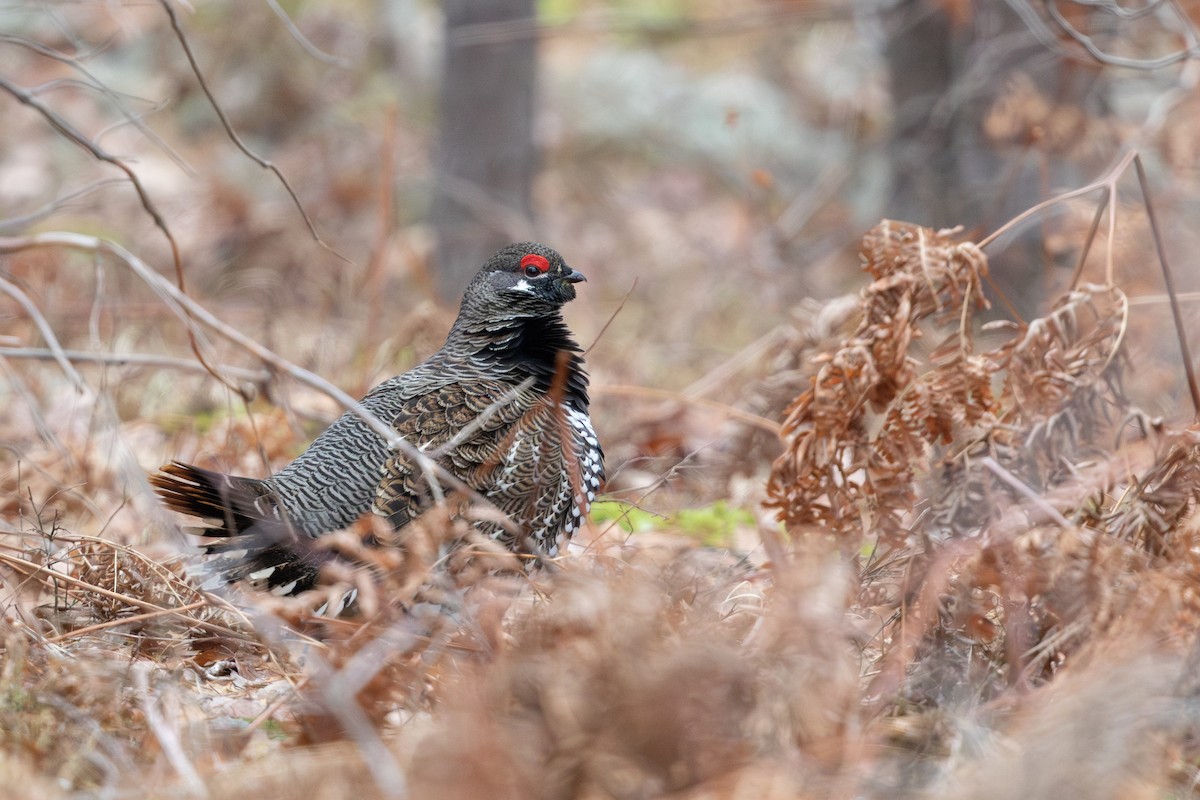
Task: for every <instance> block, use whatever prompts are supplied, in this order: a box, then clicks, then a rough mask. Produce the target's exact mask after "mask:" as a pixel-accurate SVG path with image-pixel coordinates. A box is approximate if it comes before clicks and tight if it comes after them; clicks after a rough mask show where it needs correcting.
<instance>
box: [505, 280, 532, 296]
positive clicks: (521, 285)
mask: <svg viewBox="0 0 1200 800" xmlns="http://www.w3.org/2000/svg"><path fill="white" fill-rule="evenodd" d="M508 291H510V292H525V294H533V287H532V286H530V285H529V281H527V280H525V279H524V278H521V280H519V281H517V284H516V285H515V286H513V287H512V288H511V289H509V290H508Z"/></svg>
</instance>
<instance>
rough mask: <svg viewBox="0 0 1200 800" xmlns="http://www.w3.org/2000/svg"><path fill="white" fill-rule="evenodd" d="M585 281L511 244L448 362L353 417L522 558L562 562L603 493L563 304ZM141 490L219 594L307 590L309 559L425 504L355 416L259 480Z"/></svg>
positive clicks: (470, 308)
mask: <svg viewBox="0 0 1200 800" xmlns="http://www.w3.org/2000/svg"><path fill="white" fill-rule="evenodd" d="M583 280H586V278H584V276H583V275H582V274H581V273H579V272H576V271H575V270H573V269H571V267H569V266H567V264H566V263H565V262H564V261H563V259H562V257H561V256H560V255H559V254H558V253H556V252H555V251H553V250H551V249H550V248H548V247H545V246H544V245H541V244H536V243H533V242H524V243H520V244H513V245H509V246H508V247H505V248H504V249H502V250H500V251H499V252H497V253H496V254H495V255H494V256H492V258H491V259H490V260H489V261H488V262H487V263H486V264H484V265H483V268H482V269H481V270H480V271H479V273H478V274H477V275H476V276H475V278H474V280H472V281H471V283H470V285H469V286H468V287H467V290H466V293H465V295H464V296H463V301H462V306H461V308H460V309H459V313H458V319H457V320H456V321H455V323H454V326H453V327H452V328H451V329H450V333H449V335H448V336H447V337H446V343H445V344H444V345H443V346H442V349H441V350H439V351H438V352H436V353H434V354H433V355H432V356H430V357H429V358H428V359H427V360H425V361H424V362H422V363H420V364H418V365H417V366H416V367H413V368H412V369H411V370H409V371H408V372H405V373H404V374H403V375H399V376H397V377H394V378H391V379H390V380H387V381H385V382H383V383H381V384H380V385H378V386H376V387H375V388H374V389H373V390H371V392H369V393H368V394H367V396H366V397H364V398H363V400H362V405H363V406H364V407H365V408H366V409H367V410H369V411H371V412H372V413H374V414H375V415H376V416H378V417H379V418H380V419H381V420H383V421H384V422H385V423H390V424H391V425H392V426H393V427H394V428H395V429H396V431H398V432H399V433H400V434H401V435H402V436H403V437H404V438H405V440H407V441H408V442H409V443H410V444H412V445H413V446H415V447H418V448H420V449H421V450H422V451H423V452H427V453H431V454H433V455H434V460H435V461H436V463H437V464H438V465H440V466H441V467H442V468H444V469H445V470H447V471H448V472H449V473H451V474H452V475H453V476H454V477H456V478H457V479H459V480H461V481H462V482H463V483H465V484H466V485H467V486H469V487H470V488H471V489H473V490H475V491H476V492H478V493H479V494H480V495H482V496H483V497H485V498H486V499H487V500H488V501H490V502H491V503H492V504H493V505H495V506H496V507H497V508H498V509H499V510H500V511H502V512H504V514H505V515H507V517H508V519H509V520H510V521H511V523H514V524H515V526H516V529H517V530H518V531H519V534H518V535H514V534H513V532H512V531H513V528H512V525H509V526H507V527H506V526H504V525H502V524H500V523H498V522H495V521H492V522H477V523H476V527H477V528H478V529H480V530H481V532H483V533H485V534H486V535H488V536H490V537H492V538H494V539H497V540H499V541H501V542H502V543H503V544H505V545H506V546H507V547H508V548H510V549H511V550H513V551H515V552H518V553H523V554H527V555H546V556H551V557H553V556H555V555H557V554H558V552H559V549H560V547H562V545H563V544H564V543H565V541H566V539H568V538H569V537H570V536H571V535H572V534H574V533H575V531H576V530H577V529H578V528H579V524H580V520H581V518H582V517H583V516H584V515H586V514H587V511H588V508H589V506H590V505H591V502H592V501H593V500H594V499H595V496H596V492H597V491H598V489H599V487H600V485H601V483H602V482H603V480H604V465H603V453H602V452H601V449H600V444H599V442H598V441H597V439H596V434H595V431H594V430H593V429H592V423H591V419H590V418H589V417H588V377H587V373H586V372H585V371H584V365H583V358H582V357H581V355H580V352H581V349H580V347H579V345H577V344H576V343H575V341H574V340H573V339H572V338H571V334H570V331H568V330H567V327H566V325H565V324H564V323H563V319H562V306H563V304H564V303H566V302H568V301H570V300H572V299H574V298H575V284H576V283H579V282H580V281H583ZM150 482H151V483H152V484H153V485H154V487H155V490H156V492H157V493H158V495H159V497H161V498H162V499H163V501H165V502H166V504H167V505H168V506H170V507H171V508H172V509H174V510H176V511H180V512H182V513H184V514H187V515H190V516H193V517H200V518H203V519H204V520H205V522H206V523H207V524H208V525H209V526H210V527H208V528H204V529H202V530H201V531H200V534H201V535H203V536H208V537H214V538H216V539H219V541H215V542H213V543H212V544H210V545H209V546H208V548H207V550H208V552H209V553H211V554H219V555H220V557H219V558H217V559H213V560H212V561H213V562H214V563H215V564H216V567H215V569H213V570H212V571H213V573H214V574H215V576H216V580H214V581H212V582H211V583H209V584H206V585H207V587H208V588H212V587H213V586H214V585H215V584H219V583H226V582H232V581H238V580H247V579H248V580H250V581H251V582H253V583H254V584H255V585H259V586H265V587H266V588H270V589H272V590H273V591H275V592H276V593H279V594H293V593H296V592H299V591H302V590H304V589H307V588H310V587H311V586H313V585H314V583H315V582H316V578H317V573H318V571H319V562H320V558H318V557H316V556H314V555H313V554H312V553H311V552H308V551H309V550H311V548H305V547H304V546H303V545H304V542H305V539H306V538H307V537H311V538H316V537H319V536H321V535H322V534H325V533H327V532H330V531H334V530H338V529H340V528H344V527H346V526H348V525H350V524H351V523H352V522H354V521H355V520H357V519H358V518H359V517H361V516H362V515H364V514H366V513H367V512H368V511H374V512H375V513H377V514H380V515H382V516H384V517H386V518H387V520H388V521H389V522H390V523H391V525H392V526H394V527H396V528H400V527H402V526H404V525H405V524H407V523H408V522H410V521H411V520H413V519H415V518H416V517H417V516H419V515H420V514H421V513H422V512H423V511H424V510H426V509H427V508H429V507H430V506H431V504H432V500H431V498H430V492H429V487H428V485H427V483H426V478H425V473H424V471H422V470H421V469H420V468H419V467H418V466H416V465H415V464H414V463H413V462H412V461H411V460H410V459H409V458H407V457H406V456H404V455H403V453H402V452H401V451H399V450H396V451H393V450H390V449H389V448H388V446H387V444H386V443H385V442H384V440H383V439H382V438H381V437H380V436H378V435H377V434H376V433H375V432H373V431H372V430H371V429H370V428H369V427H367V425H366V424H365V423H364V422H363V420H362V419H361V418H360V417H358V416H357V415H356V414H354V413H353V412H347V413H345V414H343V415H342V416H341V418H339V419H338V420H337V421H336V422H334V423H333V424H332V425H331V426H330V427H329V428H328V429H326V430H325V432H324V433H322V434H321V435H320V436H318V437H317V439H316V440H315V441H314V442H313V443H312V444H311V445H310V446H309V448H308V449H307V450H305V451H304V453H302V454H301V455H300V457H299V458H297V459H296V460H295V461H293V462H292V463H290V464H288V465H287V466H286V467H284V468H283V469H282V470H280V471H279V472H277V473H275V474H274V475H272V476H271V477H269V478H266V479H265V480H259V479H255V478H243V477H238V476H234V475H224V474H222V473H219V472H212V471H210V470H206V469H201V468H199V467H195V466H192V465H190V464H184V463H181V462H177V461H176V462H172V463H170V464H167V465H166V466H164V467H162V468H161V469H160V470H159V472H158V473H157V474H155V475H153V476H152V477H151V479H150Z"/></svg>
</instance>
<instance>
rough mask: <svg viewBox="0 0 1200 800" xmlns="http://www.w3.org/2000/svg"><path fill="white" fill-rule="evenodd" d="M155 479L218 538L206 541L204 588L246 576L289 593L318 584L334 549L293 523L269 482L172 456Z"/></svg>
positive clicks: (203, 531)
mask: <svg viewBox="0 0 1200 800" xmlns="http://www.w3.org/2000/svg"><path fill="white" fill-rule="evenodd" d="M150 483H151V485H152V486H153V487H154V491H155V493H157V494H158V496H159V497H160V498H161V499H162V500H163V502H164V503H166V504H167V506H168V507H169V508H171V509H173V510H175V511H178V512H180V513H181V514H186V515H188V516H190V517H197V518H199V519H202V520H204V521H205V523H206V524H207V527H204V528H200V529H198V530H196V533H197V534H198V535H200V536H204V537H209V538H214V539H216V540H217V541H213V542H210V543H208V544H207V545H206V546H205V552H207V553H208V554H209V555H211V556H212V558H211V559H209V560H208V561H206V563H205V564H204V565H203V567H202V568H201V570H200V571H199V572H200V573H201V575H202V577H203V588H205V589H216V588H219V587H220V586H222V585H224V584H227V583H234V582H237V581H246V582H249V583H250V584H251V585H254V586H258V587H262V588H265V589H268V590H273V591H275V592H276V593H278V594H285V595H286V594H298V593H299V592H302V591H304V590H306V589H311V588H312V587H313V586H315V585H316V583H317V578H318V575H319V573H320V565H321V564H322V563H323V562H324V561H326V560H328V558H329V554H328V553H326V552H324V551H318V550H316V549H315V548H313V547H312V543H311V540H310V539H309V537H307V536H304V535H302V534H297V532H296V531H295V530H294V529H293V527H292V526H291V525H289V524H288V522H287V520H286V519H285V518H284V515H282V514H281V513H280V508H279V501H278V499H277V498H276V497H275V495H274V493H273V492H272V490H271V486H270V484H268V483H267V482H265V481H261V480H258V479H256V478H243V477H239V476H237V475H225V474H224V473H221V472H215V471H212V470H207V469H202V468H201V467H197V466H194V465H192V464H185V463H183V462H180V461H172V462H171V463H169V464H166V465H164V466H163V467H161V468H160V469H159V471H158V472H157V473H156V474H154V475H151V476H150Z"/></svg>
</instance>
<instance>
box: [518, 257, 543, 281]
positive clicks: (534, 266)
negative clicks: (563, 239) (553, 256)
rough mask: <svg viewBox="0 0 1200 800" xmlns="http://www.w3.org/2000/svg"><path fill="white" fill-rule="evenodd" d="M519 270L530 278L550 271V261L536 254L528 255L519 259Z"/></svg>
mask: <svg viewBox="0 0 1200 800" xmlns="http://www.w3.org/2000/svg"><path fill="white" fill-rule="evenodd" d="M521 269H522V270H523V271H524V272H525V274H526V275H528V276H529V277H531V278H536V277H537V276H538V275H541V274H542V273H545V272H549V271H550V261H549V259H547V258H546V257H545V256H539V255H538V254H537V253H528V254H527V255H526V256H525V257H524V258H522V259H521Z"/></svg>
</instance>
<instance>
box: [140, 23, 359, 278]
mask: <svg viewBox="0 0 1200 800" xmlns="http://www.w3.org/2000/svg"><path fill="white" fill-rule="evenodd" d="M159 5H161V6H162V8H163V10H164V11H166V12H167V17H168V18H169V19H170V20H171V30H173V31H174V32H175V38H176V39H178V40H179V45H180V47H182V48H183V53H184V55H185V56H187V60H188V64H189V65H190V66H191V69H192V74H193V75H195V76H196V81H197V83H199V84H200V89H201V91H203V92H204V96H205V97H207V98H208V103H209V105H210V106H212V109H213V111H214V112H215V113H216V115H217V119H219V120H220V121H221V127H223V128H224V129H225V134H226V136H228V137H229V140H230V141H231V142H233V144H234V146H235V147H237V149H238V150H241V151H242V153H243V154H244V155H245V156H246V157H247V158H249V159H250V160H251V161H253V162H254V163H255V164H258V165H259V166H260V167H262V168H263V169H265V170H270V171H271V172H272V173H274V174H275V177H276V178H278V179H279V182H280V183H281V184H283V188H284V189H285V190H286V191H287V193H288V195H290V196H291V198H292V203H294V204H295V206H296V210H297V211H299V212H300V216H301V217H302V218H303V219H304V224H305V225H306V226H307V227H308V232H309V234H310V235H311V236H312V237H313V241H315V242H316V243H317V244H318V245H320V246H321V247H322V248H323V249H324V250H326V251H328V252H329V253H332V254H333V255H334V256H336V257H337V258H340V259H341V260H342V261H345V262H346V263H347V264H353V263H354V262H352V261H351V260H350V259H348V258H346V257H345V256H344V255H342V254H341V253H339V252H338V251H337V250H334V249H333V248H332V247H331V246H330V245H328V244H326V242H325V240H324V239H322V238H321V235H320V234H319V233H317V227H316V225H315V224H313V221H312V219H311V218H310V217H309V216H308V212H307V211H305V210H304V204H303V203H301V202H300V197H299V195H297V194H296V191H295V189H293V188H292V185H291V184H290V183H288V179H287V178H286V177H285V176H284V174H283V171H282V170H281V169H279V167H278V166H276V165H275V163H274V162H272V161H268V160H267V159H265V158H263V157H262V156H260V155H258V154H257V153H255V152H254V151H253V150H251V149H250V148H249V147H247V146H246V143H245V142H243V141H242V139H241V137H240V136H238V135H237V132H236V131H235V130H234V129H233V123H232V122H230V121H229V117H227V116H226V115H225V109H223V108H222V107H221V104H220V103H218V102H217V98H216V96H215V95H214V94H213V93H212V89H210V88H209V86H208V81H206V80H205V79H204V73H203V72H202V71H201V70H200V64H199V62H197V61H196V54H195V53H193V52H192V46H191V44H190V43H189V42H188V39H187V35H186V34H184V32H183V27H182V26H181V25H180V24H179V17H178V15H176V13H175V9H174V7H173V6H172V5H171V0H159Z"/></svg>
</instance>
